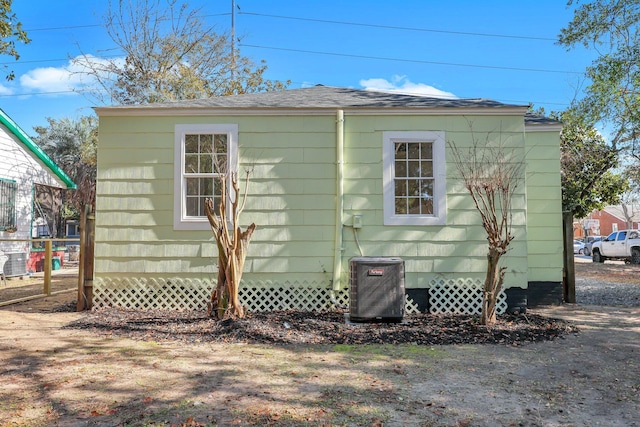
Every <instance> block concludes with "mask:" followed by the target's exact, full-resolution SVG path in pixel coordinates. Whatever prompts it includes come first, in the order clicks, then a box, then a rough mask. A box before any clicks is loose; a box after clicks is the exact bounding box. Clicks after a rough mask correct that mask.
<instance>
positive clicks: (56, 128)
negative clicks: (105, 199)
mask: <svg viewBox="0 0 640 427" xmlns="http://www.w3.org/2000/svg"><path fill="white" fill-rule="evenodd" d="M47 120H48V122H49V126H37V127H35V131H36V133H37V134H38V135H37V136H36V137H34V141H35V142H36V143H37V144H38V145H39V146H40V147H41V148H42V149H43V150H44V152H45V153H47V155H48V156H49V157H51V159H52V160H53V161H54V162H55V163H56V164H57V165H58V166H60V167H61V168H62V170H64V171H65V173H66V174H67V175H69V177H70V178H71V179H72V180H73V181H74V182H75V183H76V184H77V186H78V188H77V189H76V190H73V191H69V192H68V194H67V197H66V198H65V199H66V201H67V202H68V205H67V207H68V208H70V209H71V210H72V211H73V212H75V214H76V215H77V213H78V212H81V211H82V209H84V206H92V207H93V208H94V209H95V199H96V149H97V141H98V119H97V118H96V117H95V116H83V117H80V118H79V119H77V120H73V119H69V118H64V119H60V120H55V119H52V118H47Z"/></svg>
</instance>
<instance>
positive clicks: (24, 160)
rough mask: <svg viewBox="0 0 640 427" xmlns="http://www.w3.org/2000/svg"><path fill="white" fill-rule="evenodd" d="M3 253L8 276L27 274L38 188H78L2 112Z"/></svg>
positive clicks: (0, 222) (0, 190)
mask: <svg viewBox="0 0 640 427" xmlns="http://www.w3.org/2000/svg"><path fill="white" fill-rule="evenodd" d="M0 152H2V156H0V238H1V239H10V240H15V242H11V241H9V242H8V241H2V242H0V252H3V253H5V254H6V256H7V257H8V259H7V261H6V263H5V266H4V274H5V275H6V276H21V275H25V274H26V273H27V271H28V270H27V262H28V260H29V259H30V252H31V245H30V243H29V242H28V241H27V240H28V239H30V238H31V237H32V230H33V228H34V221H35V217H36V215H35V214H34V209H35V203H34V194H35V186H36V185H38V184H39V185H46V186H50V187H57V188H62V189H75V188H76V185H75V183H74V182H73V181H72V180H71V179H70V178H69V177H68V176H67V175H66V174H65V173H64V171H63V170H62V169H60V167H58V165H56V164H55V163H54V162H53V161H52V160H51V159H50V158H49V156H47V155H46V154H45V153H44V151H42V149H41V148H40V147H38V146H37V145H36V144H35V143H34V142H33V141H32V140H31V138H29V137H28V136H27V134H26V133H24V131H23V130H22V129H21V128H20V127H19V126H18V125H17V124H16V123H15V122H14V121H13V120H11V118H10V117H9V116H7V114H6V113H5V112H4V111H2V110H0Z"/></svg>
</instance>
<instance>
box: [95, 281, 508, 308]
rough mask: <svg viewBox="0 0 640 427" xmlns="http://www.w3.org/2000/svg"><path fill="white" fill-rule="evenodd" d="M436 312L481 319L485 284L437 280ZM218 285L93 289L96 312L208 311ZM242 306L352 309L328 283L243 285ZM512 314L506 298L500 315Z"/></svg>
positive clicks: (115, 284)
mask: <svg viewBox="0 0 640 427" xmlns="http://www.w3.org/2000/svg"><path fill="white" fill-rule="evenodd" d="M430 285H431V288H430V289H429V304H430V312H431V313H456V314H479V313H480V312H481V309H482V290H481V289H482V286H481V285H482V284H481V283H480V282H478V281H473V280H471V279H459V280H433V281H431V283H430ZM212 289H213V282H211V281H209V280H200V279H182V278H172V279H161V278H157V279H155V278H151V279H146V278H102V277H101V278H97V279H96V280H95V282H94V288H93V307H94V308H106V307H123V308H134V309H140V310H151V309H167V310H205V309H206V304H207V301H209V297H210V295H211V291H212ZM240 302H241V303H242V305H244V306H245V307H246V308H247V310H249V311H254V312H262V311H273V310H286V309H297V310H305V311H323V310H333V309H335V308H339V307H348V306H349V292H348V289H345V290H342V291H338V292H335V293H334V294H333V295H332V293H331V292H330V289H329V287H328V286H327V285H326V284H321V283H315V282H311V283H309V282H305V281H303V282H287V283H284V284H281V285H278V284H274V283H271V282H268V283H262V282H261V283H259V284H255V283H251V284H244V285H243V286H242V287H241V288H240ZM506 309H507V303H506V296H505V294H504V292H502V293H501V295H500V298H499V300H498V313H504V312H505V311H506ZM405 312H406V313H407V314H411V313H419V312H420V311H419V309H418V306H417V304H415V303H414V302H413V300H411V299H410V298H408V297H407V298H406V301H405Z"/></svg>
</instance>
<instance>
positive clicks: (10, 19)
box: [0, 0, 31, 80]
mask: <svg viewBox="0 0 640 427" xmlns="http://www.w3.org/2000/svg"><path fill="white" fill-rule="evenodd" d="M12 3H13V0H0V55H9V56H13V57H14V58H15V59H16V60H18V59H20V54H19V53H18V49H17V48H16V43H17V42H21V43H24V44H28V43H29V42H31V40H30V39H29V37H27V33H26V32H25V31H24V30H23V29H22V23H20V22H19V21H18V20H17V17H16V14H15V13H13V12H12V9H11V6H12ZM4 67H5V69H7V66H6V65H5V66H4ZM6 78H7V80H13V79H14V78H15V74H14V73H13V71H9V72H8V73H7V76H6Z"/></svg>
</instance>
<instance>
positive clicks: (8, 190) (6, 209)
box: [0, 178, 18, 232]
mask: <svg viewBox="0 0 640 427" xmlns="http://www.w3.org/2000/svg"><path fill="white" fill-rule="evenodd" d="M17 189H18V184H17V183H16V182H15V181H12V180H7V179H2V178H0V231H10V232H12V231H16V229H17V218H16V191H17Z"/></svg>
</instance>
